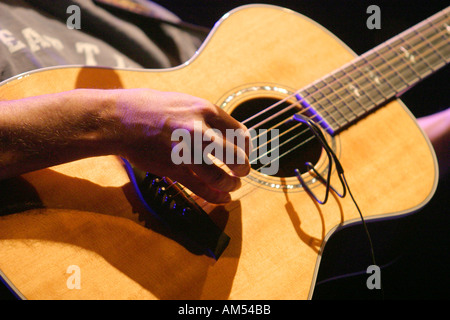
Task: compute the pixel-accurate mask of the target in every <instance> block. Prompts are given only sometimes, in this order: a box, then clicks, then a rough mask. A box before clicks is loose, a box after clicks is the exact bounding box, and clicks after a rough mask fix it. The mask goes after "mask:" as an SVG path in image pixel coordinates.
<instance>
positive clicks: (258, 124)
mask: <svg viewBox="0 0 450 320" xmlns="http://www.w3.org/2000/svg"><path fill="white" fill-rule="evenodd" d="M434 36H441V34H440V33H439V34H435V35H434ZM444 45H445V44H444ZM422 48H423V46H422ZM441 48H442V46H441V47H438V48H437V50H439V49H441ZM417 50H419V49H417ZM431 50H432V51H433V52H437V50H435V49H431ZM428 52H429V51H428ZM369 53H370V52H369ZM421 54H422V55H423V54H425V53H421ZM361 57H363V56H361ZM377 58H378V57H377ZM397 58H399V59H404V57H402V56H397V57H396V59H397ZM422 59H423V58H421V60H422ZM366 61H367V60H366ZM391 62H392V61H391ZM353 63H354V62H353ZM366 64H370V63H366ZM387 66H388V67H389V65H388V64H387ZM356 71H357V70H356ZM394 72H395V70H394ZM349 74H351V73H349ZM390 74H392V73H390ZM360 78H361V77H358V78H355V79H354V80H357V79H360ZM337 80H338V79H336V80H335V81H333V82H331V83H329V84H327V85H326V86H325V87H324V88H322V89H320V90H318V91H316V92H314V94H317V93H320V92H321V91H323V90H325V89H326V88H327V87H328V86H329V85H331V84H333V83H334V82H336V81H337ZM318 81H320V80H318ZM391 87H392V86H391ZM362 88H364V86H362ZM374 88H375V89H376V87H374V86H373V85H372V86H370V88H369V89H372V90H373V89H374ZM340 89H342V87H341V88H340ZM302 90H303V89H300V90H298V91H297V92H295V93H294V94H292V95H290V96H288V97H286V98H284V99H282V100H280V101H278V102H277V103H275V104H273V105H271V106H269V107H268V108H266V109H264V110H262V111H260V112H258V113H257V114H255V115H253V116H251V117H250V118H248V119H246V120H244V121H243V122H242V123H244V124H245V123H246V122H248V121H249V120H252V119H254V118H256V117H257V116H260V115H262V114H264V113H265V112H267V111H269V110H271V109H273V108H274V107H276V106H278V105H280V104H282V103H284V102H286V101H287V100H289V99H292V98H293V97H295V96H296V95H298V94H299V93H300V92H301V91H302ZM344 90H345V91H346V94H347V96H348V94H349V92H348V91H347V90H346V89H344ZM339 91H340V90H337V91H333V94H334V95H337V94H338V93H339ZM308 97H309V95H308V96H305V97H304V98H302V101H304V100H305V99H307V98H308ZM350 97H352V95H351V94H350ZM339 98H340V99H341V100H342V97H340V96H339ZM323 99H327V95H323V98H321V99H319V100H317V101H316V102H317V103H319V102H321V101H322V100H323ZM344 99H345V98H344ZM302 101H298V102H295V103H293V104H291V105H290V106H288V107H286V108H285V109H284V110H281V111H279V112H277V113H276V114H275V115H273V116H271V117H269V118H268V119H265V120H263V121H261V122H260V123H257V124H255V125H253V126H252V127H251V128H252V129H254V128H257V127H259V126H261V125H262V124H264V123H266V122H267V121H269V120H271V119H272V118H274V117H275V116H278V115H279V114H282V113H283V111H284V112H287V111H289V110H290V109H292V108H293V107H295V106H298V105H299V103H301V102H302ZM344 104H345V102H344ZM333 107H334V108H335V109H336V110H338V109H337V108H336V106H335V105H332V106H330V107H329V108H326V109H324V111H328V110H329V109H331V108H333ZM311 108H313V106H310V107H308V108H305V109H302V110H301V111H300V113H301V114H302V113H304V112H306V111H308V110H309V109H311ZM349 109H350V110H351V108H350V107H349ZM316 116H318V115H317V114H315V115H313V116H312V117H311V118H315V117H316ZM289 120H290V118H288V119H285V120H284V121H281V122H279V123H278V124H276V125H274V126H273V127H272V128H274V127H277V126H278V125H280V124H283V123H286V121H289ZM323 121H324V120H323V119H322V120H320V121H317V122H316V123H319V124H320V123H322V122H323ZM258 137H259V135H258V136H256V137H253V138H252V141H253V140H255V139H256V138H258Z"/></svg>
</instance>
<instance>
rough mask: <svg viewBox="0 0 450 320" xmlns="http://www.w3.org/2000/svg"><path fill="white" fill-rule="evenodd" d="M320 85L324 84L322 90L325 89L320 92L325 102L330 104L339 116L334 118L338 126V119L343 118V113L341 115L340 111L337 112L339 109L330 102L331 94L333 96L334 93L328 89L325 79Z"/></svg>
mask: <svg viewBox="0 0 450 320" xmlns="http://www.w3.org/2000/svg"><path fill="white" fill-rule="evenodd" d="M322 83H323V84H324V88H325V89H323V90H322V95H323V96H324V97H325V99H326V101H328V102H329V103H330V104H331V106H333V107H334V108H335V110H336V111H337V114H339V113H340V115H338V117H337V118H336V121H337V122H338V124H339V119H341V118H342V117H341V116H343V117H344V118H345V115H344V113H343V112H342V111H341V110H339V109H338V108H337V105H335V104H334V103H333V102H332V101H331V99H332V96H331V94H334V95H335V93H334V92H333V90H332V89H331V88H330V87H329V85H328V84H327V83H326V78H325V79H324V80H322ZM327 90H328V93H327Z"/></svg>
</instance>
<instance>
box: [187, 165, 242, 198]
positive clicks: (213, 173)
mask: <svg viewBox="0 0 450 320" xmlns="http://www.w3.org/2000/svg"><path fill="white" fill-rule="evenodd" d="M187 167H188V168H189V169H191V170H192V171H193V172H194V173H195V174H196V175H197V176H198V177H199V178H200V179H201V180H202V181H203V182H204V183H206V184H207V185H208V186H209V187H211V188H214V189H217V190H219V191H221V192H231V191H234V190H237V189H239V187H240V186H241V180H240V179H239V178H238V177H236V176H233V175H230V174H228V173H227V172H226V171H225V170H223V169H222V168H220V167H218V166H217V165H215V164H211V165H208V164H192V165H188V166H187Z"/></svg>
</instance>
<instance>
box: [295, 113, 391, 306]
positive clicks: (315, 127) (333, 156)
mask: <svg viewBox="0 0 450 320" xmlns="http://www.w3.org/2000/svg"><path fill="white" fill-rule="evenodd" d="M293 118H294V120H296V121H299V122H301V123H304V124H306V125H307V126H308V127H309V129H310V130H311V132H312V133H313V134H314V135H315V136H316V138H317V139H318V140H319V142H320V143H321V145H322V147H323V148H324V149H325V151H326V153H327V155H328V158H329V166H330V168H329V174H328V179H324V178H323V177H322V176H321V175H320V173H319V172H317V171H316V170H315V169H314V167H313V166H312V164H310V163H309V162H308V163H307V164H306V165H307V166H308V167H310V169H312V170H313V172H314V174H316V175H317V177H318V178H319V180H320V181H321V182H322V183H323V184H325V185H326V194H325V200H324V201H320V200H318V198H317V197H316V196H315V195H314V193H313V192H312V191H311V190H310V188H309V187H308V186H307V184H306V183H305V182H304V180H303V178H302V177H301V174H300V172H299V170H298V169H296V170H295V174H296V176H297V178H298V180H299V181H300V183H301V184H302V186H303V187H304V189H305V190H306V191H307V192H309V193H310V195H312V197H313V198H314V199H315V201H316V202H318V203H319V204H325V203H326V201H327V199H328V196H327V195H328V193H329V191H330V189H331V190H333V191H334V192H335V193H336V195H337V196H339V197H340V198H343V197H345V195H346V192H348V193H349V195H350V198H351V199H352V201H353V204H354V205H355V207H356V210H357V211H358V214H359V216H360V218H361V222H362V225H363V228H364V232H365V234H366V237H367V240H368V242H369V247H370V257H371V260H372V263H373V265H374V266H377V267H379V266H378V265H377V263H376V259H375V250H374V246H373V242H372V237H371V235H370V232H369V229H368V228H367V224H366V221H365V219H364V216H363V214H362V212H361V209H360V207H359V205H358V203H357V202H356V200H355V198H354V196H353V194H352V192H351V190H350V186H349V185H348V182H347V179H346V178H345V174H344V168H343V166H342V164H341V163H340V161H339V159H338V157H337V156H336V154H335V153H334V151H333V150H332V149H331V147H330V145H329V144H328V142H327V140H326V138H325V136H324V134H323V133H322V130H321V129H320V128H319V126H318V125H317V124H316V123H315V122H314V121H312V120H311V119H309V118H307V117H305V116H303V115H302V114H299V113H297V114H295V115H294V116H293ZM332 160H333V161H334V163H335V165H336V171H337V173H338V177H339V179H340V181H341V183H342V186H343V189H344V191H343V192H342V194H339V193H338V192H337V191H336V190H335V189H334V188H333V187H332V186H331V184H330V174H331V168H332V162H333V161H332ZM379 289H380V290H381V295H382V299H383V300H384V291H383V285H382V281H381V278H380V288H379Z"/></svg>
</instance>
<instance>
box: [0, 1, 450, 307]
mask: <svg viewBox="0 0 450 320" xmlns="http://www.w3.org/2000/svg"><path fill="white" fill-rule="evenodd" d="M155 2H157V3H160V4H161V5H163V6H165V7H166V8H168V9H170V10H171V11H173V12H174V13H176V14H177V15H178V16H180V17H181V18H182V19H184V20H185V21H187V22H190V23H194V24H198V25H202V26H205V27H208V28H211V27H213V26H214V23H215V22H216V21H217V20H219V19H220V18H221V17H222V16H223V15H224V14H225V13H227V12H228V11H230V10H231V9H233V8H235V7H237V6H240V5H243V4H250V3H269V4H275V5H280V6H284V7H287V8H290V9H292V10H295V11H297V12H299V13H302V14H303V15H305V16H307V17H309V18H311V19H313V20H315V21H317V22H318V23H320V24H321V25H323V26H324V27H326V28H327V29H328V30H330V31H331V32H332V33H334V34H335V35H336V36H337V37H339V38H340V39H341V40H342V41H343V42H345V43H346V44H347V45H348V46H349V47H350V48H351V49H352V50H354V51H355V52H356V53H357V54H362V53H364V52H366V51H367V50H369V49H371V48H373V47H375V46H376V45H378V44H380V43H381V42H383V41H385V40H387V39H389V38H391V37H393V36H395V35H396V34H398V33H400V32H401V31H403V30H405V29H407V28H408V27H410V26H413V25H414V24H416V23H418V22H420V21H422V20H423V19H425V18H427V17H429V16H431V15H432V14H434V13H436V12H437V11H439V10H441V9H443V8H444V7H445V6H446V1H425V0H423V1H411V0H409V1H404V0H390V1H370V2H369V1H362V0H297V1H294V0H285V1H281V0H279V1H241V0H225V1H224V0H158V1H155ZM372 4H375V5H378V6H379V7H380V9H381V29H380V30H377V29H375V30H369V29H368V28H367V27H366V20H367V18H368V17H369V14H367V13H366V9H367V7H368V6H369V5H372ZM448 79H449V68H448V67H446V68H444V69H443V70H441V71H439V72H438V73H437V74H434V75H432V76H430V77H429V78H428V79H426V80H425V81H423V82H422V83H420V84H419V85H417V86H415V87H414V88H413V89H412V90H410V91H409V92H407V93H405V94H404V96H403V97H402V100H403V101H404V102H405V104H406V105H407V106H408V108H409V109H410V110H411V111H412V112H413V114H414V115H415V116H416V117H420V116H423V115H427V114H430V113H433V112H436V111H439V110H443V109H446V108H448V106H449V94H448V89H449V88H448ZM448 190H449V189H448V177H447V178H446V179H442V180H441V181H440V183H439V186H438V190H437V193H436V195H435V196H434V198H433V199H432V200H431V202H430V203H429V204H428V205H427V206H426V208H425V209H423V210H422V211H421V212H419V213H416V214H414V215H412V216H410V217H408V218H405V219H401V221H395V222H392V221H391V222H383V223H378V224H373V225H372V224H371V225H369V227H370V230H371V231H373V232H374V234H376V235H375V236H374V242H375V243H377V242H379V243H382V244H387V247H390V248H395V249H396V250H394V251H393V252H392V253H391V252H389V253H386V254H385V256H383V254H381V256H382V257H381V258H382V262H386V266H385V268H384V269H383V271H382V281H383V287H384V290H383V294H384V298H386V299H448V298H450V289H449V285H450V282H449V280H450V276H449V274H448V271H449V270H450V268H448V263H449V262H450V254H449V248H450V241H449V236H448V232H449V227H450V219H449V216H448V213H449V209H448V208H449V199H448ZM385 196H386V197H389V190H386V195H385ZM364 241H365V238H364V235H363V234H362V233H359V232H357V231H355V230H353V229H352V228H349V229H348V230H344V231H343V232H342V233H341V235H337V236H333V237H332V238H331V239H330V241H329V243H328V244H327V250H329V253H327V251H325V254H324V257H323V265H322V266H321V270H320V273H319V281H321V280H322V281H321V283H320V284H319V285H317V287H316V289H315V294H314V298H315V299H379V298H381V297H382V295H381V294H380V292H371V291H370V290H367V288H366V286H365V281H366V279H367V275H366V274H359V275H354V276H349V277H346V278H340V279H337V280H334V281H326V280H325V279H327V277H328V276H332V275H333V274H334V273H335V271H336V270H337V269H342V270H344V269H345V268H346V265H344V264H345V263H343V262H342V261H345V262H346V263H348V261H354V264H355V265H358V263H359V260H360V259H363V258H361V256H364V254H363V253H362V252H366V251H364V250H365V249H361V248H360V247H361V246H363V245H361V243H364ZM398 252H400V255H396V254H397V253H398ZM391 258H392V259H391ZM362 263H363V264H364V263H365V262H362ZM0 297H3V298H9V297H10V296H9V295H8V294H7V292H3V293H0Z"/></svg>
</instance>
